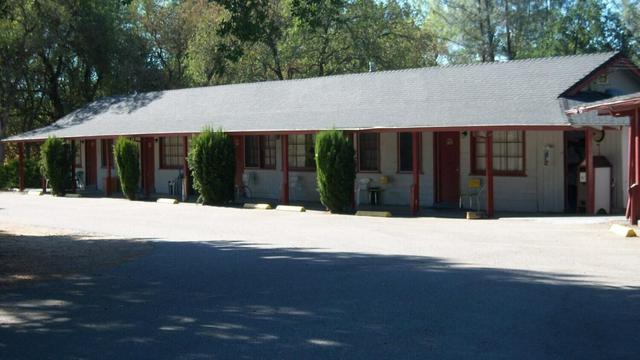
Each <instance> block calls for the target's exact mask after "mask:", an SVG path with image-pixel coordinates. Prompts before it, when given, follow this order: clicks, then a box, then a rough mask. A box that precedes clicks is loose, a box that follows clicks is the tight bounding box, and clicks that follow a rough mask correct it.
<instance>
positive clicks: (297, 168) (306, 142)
mask: <svg viewBox="0 0 640 360" xmlns="http://www.w3.org/2000/svg"><path fill="white" fill-rule="evenodd" d="M295 136H304V149H305V154H306V151H307V150H308V149H309V148H311V149H313V158H312V160H313V166H307V165H306V161H307V158H305V166H302V167H301V166H294V165H292V162H291V156H292V154H293V152H292V151H291V146H296V145H297V146H299V144H295V143H292V142H291V139H293V138H294V137H295ZM315 136H316V134H292V135H289V138H288V141H287V147H288V149H287V155H288V158H287V162H288V163H289V170H292V171H316V162H315V142H316V138H315ZM309 139H311V141H310V145H309Z"/></svg>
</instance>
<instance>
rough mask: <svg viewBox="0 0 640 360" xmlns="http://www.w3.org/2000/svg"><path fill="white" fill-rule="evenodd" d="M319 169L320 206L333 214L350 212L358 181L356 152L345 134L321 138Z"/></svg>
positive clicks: (331, 133) (330, 133)
mask: <svg viewBox="0 0 640 360" xmlns="http://www.w3.org/2000/svg"><path fill="white" fill-rule="evenodd" d="M316 169H317V170H316V171H317V173H316V174H317V180H318V191H319V192H320V202H322V204H323V205H324V206H326V207H327V209H329V211H331V212H334V213H344V212H347V211H349V209H350V208H351V203H352V201H353V187H354V182H355V178H356V164H355V151H354V150H353V144H352V143H351V141H350V140H349V139H347V138H346V137H345V136H344V134H343V133H342V131H338V130H328V131H322V132H320V133H319V134H318V136H317V137H316Z"/></svg>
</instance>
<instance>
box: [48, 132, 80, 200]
mask: <svg viewBox="0 0 640 360" xmlns="http://www.w3.org/2000/svg"><path fill="white" fill-rule="evenodd" d="M74 154H75V152H74V146H73V144H70V143H68V142H67V141H65V140H62V139H60V138H57V137H49V138H48V139H47V140H46V141H45V142H44V144H42V148H41V150H40V156H41V158H40V167H41V168H42V173H43V174H44V176H45V178H46V179H47V180H49V186H50V187H51V193H52V194H53V195H55V196H61V195H64V194H65V191H66V188H67V186H69V185H70V184H71V180H72V179H71V164H72V161H74V158H75V156H74Z"/></svg>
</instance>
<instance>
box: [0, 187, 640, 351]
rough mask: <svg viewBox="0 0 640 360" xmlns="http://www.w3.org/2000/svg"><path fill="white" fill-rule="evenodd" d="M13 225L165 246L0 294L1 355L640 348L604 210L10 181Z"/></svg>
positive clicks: (3, 217)
mask: <svg viewBox="0 0 640 360" xmlns="http://www.w3.org/2000/svg"><path fill="white" fill-rule="evenodd" d="M10 225H11V226H15V225H40V226H46V227H58V228H66V229H73V230H74V231H77V232H78V233H86V232H94V233H98V234H105V235H109V236H110V237H112V236H117V237H119V238H121V240H119V241H121V242H124V243H127V242H130V243H131V244H134V241H139V240H140V239H148V240H149V241H153V249H152V250H151V251H150V252H148V254H147V255H145V256H142V257H139V258H137V259H136V260H133V261H129V262H126V263H125V264H123V265H119V266H116V267H112V268H105V269H103V270H101V271H97V272H95V271H94V272H90V273H86V274H81V275H80V276H74V277H71V278H66V279H63V280H60V281H48V282H42V283H37V284H36V285H30V286H21V287H17V288H14V289H11V290H9V291H6V292H5V293H2V294H0V319H2V321H1V322H4V323H3V324H2V325H1V326H0V358H3V359H5V358H9V359H10V358H33V359H42V358H56V359H59V358H68V359H78V358H105V359H107V358H108V359H113V358H149V359H157V358H181V359H242V358H247V359H250V358H275V359H283V358H284V359H301V358H317V359H327V358H340V359H344V358H359V359H377V358H380V359H405V358H413V359H425V358H434V359H442V358H445V359H448V358H450V359H456V358H486V359H496V358H518V359H541V358H552V359H567V358H581V359H582V358H594V359H599V358H601V359H611V358H637V355H638V354H639V353H640V273H639V272H638V269H639V268H640V267H639V265H640V244H639V241H638V240H633V239H622V238H617V237H614V236H613V235H610V234H609V233H608V232H607V231H606V224H602V223H599V222H598V221H586V222H584V221H580V220H579V219H572V218H559V219H552V218H546V219H545V218H533V219H523V218H510V219H500V220H491V221H475V222H474V221H465V220H457V219H434V218H419V219H378V218H356V217H351V216H333V215H326V214H322V213H304V214H299V213H295V214H294V213H280V212H264V211H262V212H261V211H253V210H241V209H220V208H211V207H199V206H195V205H190V204H184V205H178V206H170V205H159V204H154V203H143V202H127V201H125V200H114V199H56V198H49V197H41V198H38V197H29V196H19V195H15V194H8V193H0V229H2V227H3V226H4V227H9V226H10ZM66 240H68V241H73V240H74V239H73V236H72V235H69V239H66ZM70 261H73V259H70Z"/></svg>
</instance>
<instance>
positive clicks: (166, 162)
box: [160, 136, 184, 169]
mask: <svg viewBox="0 0 640 360" xmlns="http://www.w3.org/2000/svg"><path fill="white" fill-rule="evenodd" d="M183 166H184V146H183V141H182V137H181V136H171V137H162V138H160V168H162V169H180V168H182V167H183Z"/></svg>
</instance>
